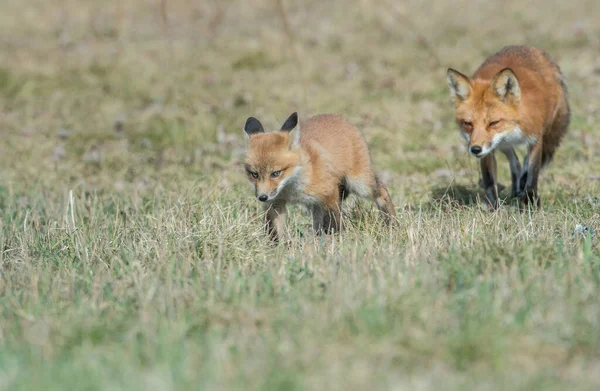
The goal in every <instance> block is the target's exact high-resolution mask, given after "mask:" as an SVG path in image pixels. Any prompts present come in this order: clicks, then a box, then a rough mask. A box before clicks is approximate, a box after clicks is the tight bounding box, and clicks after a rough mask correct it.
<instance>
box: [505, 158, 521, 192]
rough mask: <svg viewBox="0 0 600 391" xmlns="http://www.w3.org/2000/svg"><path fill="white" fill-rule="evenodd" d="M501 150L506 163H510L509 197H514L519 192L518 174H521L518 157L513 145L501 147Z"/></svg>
mask: <svg viewBox="0 0 600 391" xmlns="http://www.w3.org/2000/svg"><path fill="white" fill-rule="evenodd" d="M501 151H502V153H504V155H506V158H507V159H508V164H509V165H510V178H511V188H510V198H515V197H516V196H517V194H519V179H520V178H519V176H520V175H521V163H520V162H519V158H518V156H517V154H516V153H515V150H514V148H513V147H506V148H503V149H501Z"/></svg>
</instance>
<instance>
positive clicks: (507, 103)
mask: <svg viewBox="0 0 600 391" xmlns="http://www.w3.org/2000/svg"><path fill="white" fill-rule="evenodd" d="M446 78H447V81H448V86H449V87H450V94H451V95H452V98H453V100H454V104H455V106H456V123H457V124H458V126H459V127H460V130H461V133H462V134H463V136H464V137H465V139H466V140H467V142H468V143H469V145H468V150H469V152H470V153H471V154H473V155H474V156H476V157H478V158H482V157H484V156H486V155H487V154H489V153H490V152H492V151H493V150H494V149H496V147H499V146H500V147H501V146H502V145H503V144H513V143H517V142H518V141H519V140H521V139H522V132H521V129H520V127H519V105H520V103H521V89H520V87H519V81H518V79H517V76H516V75H515V73H514V72H513V71H512V70H511V69H510V68H506V69H503V70H501V71H500V72H498V73H497V74H496V75H495V76H494V78H492V80H491V81H489V80H480V79H471V78H469V77H467V76H465V75H463V74H462V73H460V72H458V71H455V70H454V69H448V73H447V77H446Z"/></svg>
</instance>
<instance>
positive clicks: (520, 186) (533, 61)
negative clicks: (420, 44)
mask: <svg viewBox="0 0 600 391" xmlns="http://www.w3.org/2000/svg"><path fill="white" fill-rule="evenodd" d="M447 80H448V85H449V87H450V92H451V95H452V97H453V100H454V103H455V106H456V122H457V123H458V126H459V127H460V130H461V132H462V134H463V135H464V137H465V138H466V139H467V142H468V143H469V145H468V148H469V152H470V153H471V154H472V155H474V156H476V157H478V158H479V159H480V165H481V176H482V180H483V185H484V187H485V189H486V198H487V200H488V202H489V203H490V204H491V205H492V206H493V207H497V206H498V183H497V180H496V157H495V156H494V151H495V150H496V149H499V150H500V151H501V152H502V153H504V154H505V155H506V157H507V158H508V161H509V163H510V171H511V177H512V191H511V196H512V197H519V199H520V201H519V205H520V207H521V208H523V207H524V206H526V205H527V204H528V203H529V202H535V203H536V205H537V206H538V207H539V206H540V198H539V196H538V191H537V187H538V176H539V173H540V169H541V168H542V167H544V166H545V165H546V164H548V163H549V162H550V160H552V156H553V155H554V152H555V151H556V148H557V147H558V146H559V144H560V142H561V140H562V138H563V136H564V134H565V133H566V131H567V128H568V126H569V120H570V109H569V103H568V102H567V89H566V86H565V83H564V80H563V76H562V74H561V72H560V69H559V67H558V65H556V64H555V63H554V62H553V61H552V60H551V59H550V58H549V56H548V55H547V54H546V53H545V52H543V51H542V50H540V49H536V48H533V47H528V46H508V47H506V48H504V49H502V50H501V51H499V52H498V53H496V54H494V55H492V56H491V57H489V58H488V59H487V60H485V62H484V63H483V64H482V65H481V66H480V67H479V69H478V70H477V71H476V72H475V74H474V75H473V76H472V77H470V78H469V77H467V76H465V75H463V74H462V73H460V72H458V71H455V70H454V69H448V73H447ZM519 144H526V145H527V146H528V152H527V155H526V157H525V160H524V161H523V168H521V163H520V162H519V159H518V157H517V155H516V154H515V150H514V149H513V147H514V146H516V145H519Z"/></svg>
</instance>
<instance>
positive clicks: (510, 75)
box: [491, 68, 521, 104]
mask: <svg viewBox="0 0 600 391" xmlns="http://www.w3.org/2000/svg"><path fill="white" fill-rule="evenodd" d="M491 85H492V88H493V89H494V92H495V93H496V95H497V96H498V98H500V100H501V101H503V102H507V103H515V104H516V103H519V102H520V101H521V88H520V87H519V80H518V79H517V75H515V73H514V72H513V71H512V69H510V68H505V69H503V70H501V71H500V72H498V73H497V74H496V76H494V79H492V84H491Z"/></svg>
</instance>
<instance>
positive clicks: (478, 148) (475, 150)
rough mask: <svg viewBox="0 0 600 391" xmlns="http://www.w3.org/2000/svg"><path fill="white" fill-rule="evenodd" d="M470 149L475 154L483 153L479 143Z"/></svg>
mask: <svg viewBox="0 0 600 391" xmlns="http://www.w3.org/2000/svg"><path fill="white" fill-rule="evenodd" d="M470 151H471V153H472V154H473V155H479V154H480V153H481V151H482V149H481V147H480V146H479V145H473V146H472V147H471V149H470Z"/></svg>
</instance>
